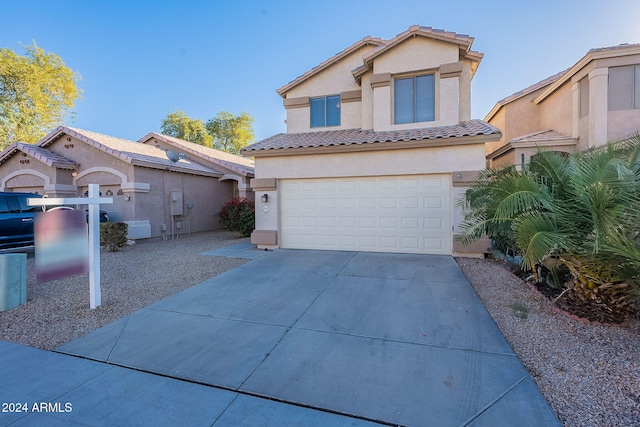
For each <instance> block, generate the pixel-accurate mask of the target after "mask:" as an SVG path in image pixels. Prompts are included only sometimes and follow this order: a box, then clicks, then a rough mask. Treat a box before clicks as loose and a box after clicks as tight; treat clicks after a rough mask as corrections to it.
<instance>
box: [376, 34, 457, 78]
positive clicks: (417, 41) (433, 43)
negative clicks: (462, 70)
mask: <svg viewBox="0 0 640 427" xmlns="http://www.w3.org/2000/svg"><path fill="white" fill-rule="evenodd" d="M458 60H459V48H458V45H456V44H453V43H449V42H444V41H439V40H434V39H430V38H427V37H413V38H409V39H407V40H405V41H404V42H402V43H400V44H398V45H396V46H394V47H393V48H392V49H389V50H388V51H387V52H385V53H383V54H382V55H380V56H378V57H377V58H375V60H374V63H373V72H374V74H381V73H391V74H392V75H394V74H399V73H406V72H413V71H418V70H422V71H426V70H435V69H437V68H438V67H440V65H442V64H448V63H451V62H457V61H458Z"/></svg>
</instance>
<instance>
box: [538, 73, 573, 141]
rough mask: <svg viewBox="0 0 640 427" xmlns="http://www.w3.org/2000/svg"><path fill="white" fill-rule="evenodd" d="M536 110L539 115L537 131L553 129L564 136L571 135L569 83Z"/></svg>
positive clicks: (571, 112) (570, 89)
mask: <svg viewBox="0 0 640 427" xmlns="http://www.w3.org/2000/svg"><path fill="white" fill-rule="evenodd" d="M537 109H538V111H539V114H540V124H539V126H538V128H539V129H538V130H547V129H553V130H556V131H558V132H561V133H563V134H565V135H569V136H571V135H572V132H573V126H572V123H573V91H572V88H571V83H570V82H567V83H565V84H563V85H562V86H560V87H559V88H558V89H557V90H556V91H555V92H554V93H553V94H551V95H550V96H549V97H548V98H546V99H545V100H544V101H543V102H542V103H541V104H540V105H539V106H538V107H537ZM532 114H534V113H533V112H532Z"/></svg>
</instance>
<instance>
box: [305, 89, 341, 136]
mask: <svg viewBox="0 0 640 427" xmlns="http://www.w3.org/2000/svg"><path fill="white" fill-rule="evenodd" d="M326 126H340V95H330V96H322V97H318V98H311V127H312V128H318V127H326Z"/></svg>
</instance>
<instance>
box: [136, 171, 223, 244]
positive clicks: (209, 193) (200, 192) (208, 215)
mask: <svg viewBox="0 0 640 427" xmlns="http://www.w3.org/2000/svg"><path fill="white" fill-rule="evenodd" d="M135 172H136V180H138V181H148V182H149V183H150V184H151V187H150V189H149V192H147V193H142V192H141V193H136V194H132V195H131V200H130V201H129V202H128V203H129V204H131V206H133V209H134V213H133V215H134V216H133V218H130V220H134V221H140V220H148V221H149V223H150V225H151V237H159V236H162V229H161V226H162V224H165V225H166V226H167V235H168V236H170V235H171V205H172V204H173V202H172V201H171V192H172V191H179V192H182V211H183V215H181V216H177V217H175V224H176V226H175V228H174V231H175V232H176V233H178V234H185V233H188V232H189V226H190V227H191V232H198V231H205V230H213V229H219V228H222V225H221V224H220V221H219V215H218V213H219V212H220V209H221V207H222V204H223V203H224V202H226V201H229V200H231V198H232V196H233V185H232V184H231V182H228V181H223V182H218V180H217V178H209V177H202V176H196V175H187V174H182V173H176V172H170V171H164V170H158V169H148V168H136V171H135ZM189 202H191V203H193V208H192V209H188V208H187V203H189ZM178 222H179V223H180V228H177V223H178Z"/></svg>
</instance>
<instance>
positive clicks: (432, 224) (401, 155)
mask: <svg viewBox="0 0 640 427" xmlns="http://www.w3.org/2000/svg"><path fill="white" fill-rule="evenodd" d="M473 40H474V39H473V38H472V37H469V36H466V35H460V34H456V33H452V32H448V31H443V30H436V29H432V28H430V27H421V26H412V27H410V28H409V29H408V30H407V31H405V32H403V33H401V34H399V35H397V36H396V37H394V38H392V39H391V40H382V39H378V38H372V37H365V38H363V39H362V40H360V41H359V42H357V43H355V44H353V45H351V46H350V47H348V48H346V49H345V50H343V51H342V52H340V53H338V54H336V55H335V56H333V57H331V58H329V59H327V60H326V61H324V62H323V63H321V64H320V65H318V66H317V67H315V68H313V69H311V70H310V71H308V72H306V73H305V74H303V75H302V76H300V77H298V78H297V79H295V80H293V81H292V82H290V83H288V84H286V85H285V86H283V87H281V88H280V89H278V91H277V92H278V93H279V94H280V95H281V96H282V98H283V100H284V107H285V108H286V111H287V133H286V134H278V135H275V136H272V137H270V138H268V139H265V140H263V141H260V142H257V143H255V144H253V145H250V146H248V147H246V148H245V149H244V150H243V154H244V155H245V156H253V157H255V162H256V179H254V180H253V181H252V187H253V189H254V191H255V192H256V230H255V231H254V233H253V234H252V236H251V240H252V242H254V243H256V244H258V246H259V247H261V248H278V247H281V248H304V249H330V250H359V251H373V252H401V253H429V254H452V253H458V252H467V253H477V254H479V253H482V252H484V251H485V250H486V247H487V246H488V244H487V243H486V242H480V243H478V244H477V245H475V246H472V247H463V246H462V245H460V243H459V242H458V241H456V239H455V237H456V234H457V231H458V230H457V226H458V224H459V223H460V222H461V220H462V216H463V212H462V208H461V207H460V206H459V205H458V201H459V199H460V198H461V197H462V195H463V192H464V190H465V187H466V186H468V184H469V182H470V181H471V180H472V179H473V178H474V177H475V174H476V172H477V171H479V170H481V169H483V168H484V166H485V159H484V145H485V143H487V142H492V141H498V140H499V139H500V131H499V130H498V129H497V128H495V127H493V126H491V125H489V124H487V123H485V122H483V121H481V120H471V79H472V78H473V75H474V73H475V71H476V69H477V67H478V65H479V64H480V61H481V59H482V54H481V53H478V52H474V51H473V50H471V44H472V43H473Z"/></svg>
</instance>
